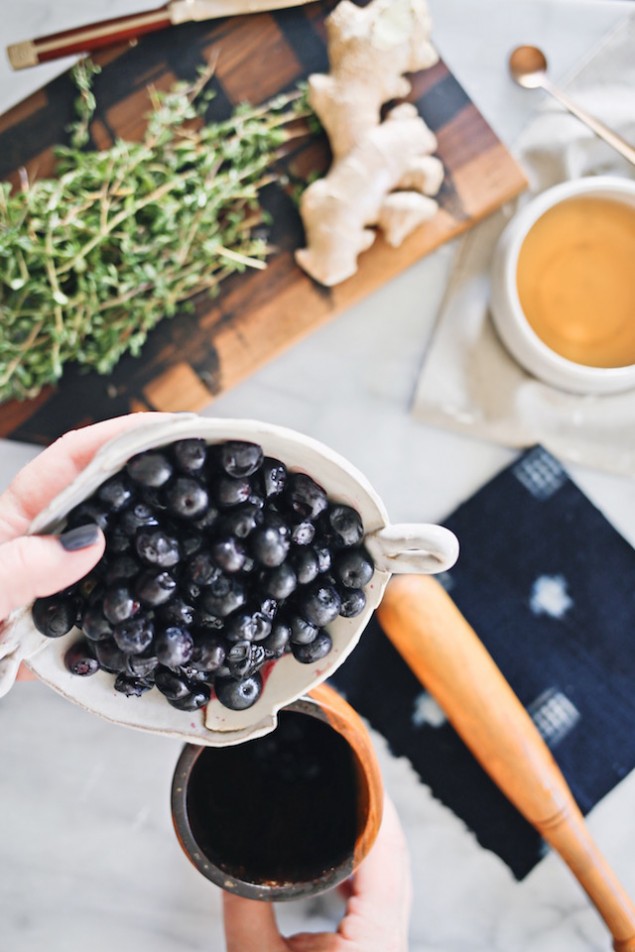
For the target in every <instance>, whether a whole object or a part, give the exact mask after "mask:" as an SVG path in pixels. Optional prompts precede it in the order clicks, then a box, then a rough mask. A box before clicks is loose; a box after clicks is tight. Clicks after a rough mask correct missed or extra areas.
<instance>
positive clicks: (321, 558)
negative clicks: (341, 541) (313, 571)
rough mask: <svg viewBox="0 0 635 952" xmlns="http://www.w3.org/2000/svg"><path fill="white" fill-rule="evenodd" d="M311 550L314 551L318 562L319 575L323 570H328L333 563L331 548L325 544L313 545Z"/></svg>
mask: <svg viewBox="0 0 635 952" xmlns="http://www.w3.org/2000/svg"><path fill="white" fill-rule="evenodd" d="M313 551H314V552H315V557H316V559H317V563H318V571H319V572H320V574H321V575H323V574H324V573H325V572H328V571H329V569H330V568H331V565H332V564H333V559H332V558H331V550H330V549H329V547H328V546H326V545H314V546H313Z"/></svg>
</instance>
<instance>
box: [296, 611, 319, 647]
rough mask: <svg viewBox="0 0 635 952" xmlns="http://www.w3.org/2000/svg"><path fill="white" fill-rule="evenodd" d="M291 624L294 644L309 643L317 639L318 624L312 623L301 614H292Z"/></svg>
mask: <svg viewBox="0 0 635 952" xmlns="http://www.w3.org/2000/svg"><path fill="white" fill-rule="evenodd" d="M290 624H291V643H292V644H294V645H309V644H311V642H312V641H314V640H315V638H316V637H317V634H318V632H319V628H318V626H317V625H313V624H311V622H310V621H306V620H305V619H304V618H301V617H300V616H299V615H292V616H291V619H290Z"/></svg>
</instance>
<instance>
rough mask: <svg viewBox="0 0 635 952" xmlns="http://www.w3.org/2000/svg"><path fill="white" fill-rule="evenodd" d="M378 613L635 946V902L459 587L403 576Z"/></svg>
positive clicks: (625, 944) (619, 937)
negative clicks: (455, 597)
mask: <svg viewBox="0 0 635 952" xmlns="http://www.w3.org/2000/svg"><path fill="white" fill-rule="evenodd" d="M377 617H378V619H379V623H380V624H381V626H382V628H383V630H384V632H385V633H386V635H387V636H388V638H389V639H390V640H391V642H392V643H393V645H394V646H395V648H396V649H397V651H398V652H399V653H400V654H401V655H402V657H403V659H404V661H405V662H406V663H407V664H408V666H409V667H410V669H411V671H412V672H413V674H414V675H415V676H416V677H417V678H418V680H419V681H420V682H421V683H422V684H424V685H425V687H426V688H427V690H429V691H430V693H431V694H432V695H433V696H434V697H435V698H436V700H437V701H438V702H439V704H440V705H441V707H442V708H443V710H444V711H445V713H446V715H447V717H448V719H449V720H450V721H451V723H452V724H453V726H454V728H455V729H456V731H457V732H458V733H459V734H460V735H461V737H462V738H463V740H464V741H465V743H466V744H467V745H468V747H469V748H470V749H471V750H472V753H473V754H474V756H475V757H476V758H477V759H478V760H479V761H480V763H481V764H482V766H483V768H484V769H485V770H486V771H487V772H488V773H489V775H490V776H491V777H492V779H493V780H494V781H495V783H496V784H497V785H498V786H499V787H500V789H501V790H502V791H503V793H504V794H505V795H506V796H507V797H508V799H509V800H511V802H512V803H513V804H514V805H515V806H516V807H517V808H518V810H520V812H521V813H522V814H523V815H524V816H525V817H526V819H527V820H529V822H530V823H532V824H533V825H534V826H535V827H536V829H537V830H538V831H539V832H540V833H541V834H542V836H543V837H544V838H545V840H547V842H548V843H550V844H551V846H552V847H553V849H554V850H555V851H556V852H557V853H559V854H560V856H561V857H562V859H563V860H564V861H565V862H566V863H567V865H568V866H569V867H570V869H571V871H572V872H573V874H574V876H575V877H576V879H577V880H578V882H579V883H580V885H581V886H582V887H583V888H584V889H585V891H586V892H587V894H588V896H589V898H590V899H591V901H592V902H593V903H594V905H595V907H596V909H597V910H598V912H599V913H600V915H601V916H602V918H603V919H604V921H605V923H606V925H607V926H608V928H609V930H610V932H611V934H612V936H613V948H614V949H615V952H635V906H634V905H633V903H632V901H631V900H630V899H629V897H628V895H627V894H626V892H625V890H624V888H623V887H622V885H621V884H620V882H619V881H618V879H617V877H616V875H615V873H614V872H613V870H612V869H611V867H610V866H609V864H608V863H607V861H606V859H605V858H604V856H603V855H602V854H601V852H600V850H599V849H598V847H597V845H596V844H595V842H594V840H593V838H592V837H591V834H590V832H589V830H588V827H587V826H586V824H585V822H584V818H583V816H582V813H581V812H580V810H579V808H578V806H577V805H576V803H575V800H574V799H573V795H572V794H571V791H570V789H569V787H568V785H567V782H566V780H565V779H564V777H563V775H562V773H561V772H560V769H559V767H558V766H557V764H556V762H555V760H554V759H553V757H552V755H551V753H550V752H549V749H548V748H547V745H546V744H545V743H544V741H543V740H542V738H541V736H540V734H539V733H538V730H537V729H536V727H535V726H534V723H533V721H532V720H531V718H530V717H529V715H528V714H527V712H526V711H525V709H524V708H523V706H522V705H521V703H520V701H519V700H518V698H517V697H516V695H515V694H514V692H513V691H512V689H511V687H510V686H509V684H508V683H507V681H506V680H505V678H504V677H503V675H502V674H501V672H500V670H499V669H498V667H497V666H496V664H495V663H494V661H493V659H492V658H491V656H490V655H489V653H488V652H487V650H486V648H485V646H484V645H483V643H482V642H481V641H480V639H479V638H478V636H477V635H476V633H475V632H474V630H473V628H471V627H470V625H469V624H468V622H467V621H466V619H465V618H464V617H463V615H462V614H461V612H460V611H459V610H458V608H457V607H456V605H455V604H454V602H453V601H452V599H451V598H450V596H449V595H448V594H447V593H446V592H445V590H444V589H443V588H442V586H441V585H440V584H439V583H438V582H437V581H436V580H435V579H432V578H430V577H426V576H422V575H421V576H419V575H401V576H395V577H394V578H392V579H391V580H390V582H389V583H388V586H387V588H386V592H385V594H384V598H383V601H382V603H381V605H380V606H379V608H378V610H377Z"/></svg>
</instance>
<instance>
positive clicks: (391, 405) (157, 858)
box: [0, 0, 635, 952]
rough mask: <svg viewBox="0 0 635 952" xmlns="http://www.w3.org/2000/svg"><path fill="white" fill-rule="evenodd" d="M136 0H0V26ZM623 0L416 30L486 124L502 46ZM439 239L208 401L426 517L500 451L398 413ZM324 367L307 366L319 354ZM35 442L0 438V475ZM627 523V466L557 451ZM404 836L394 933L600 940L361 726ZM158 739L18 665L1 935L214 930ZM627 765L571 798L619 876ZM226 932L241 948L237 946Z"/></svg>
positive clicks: (87, 942)
mask: <svg viewBox="0 0 635 952" xmlns="http://www.w3.org/2000/svg"><path fill="white" fill-rule="evenodd" d="M153 5H154V4H153V3H149V2H143V0H137V2H133V0H105V2H101V3H98V2H97V0H81V2H80V0H21V2H20V3H13V4H8V3H6V0H5V3H4V4H3V10H2V20H1V25H0V45H2V46H3V47H4V46H6V45H7V44H8V43H11V42H15V41H17V40H20V39H25V38H27V37H31V36H34V35H37V34H41V33H44V32H51V31H53V30H55V29H61V28H64V27H70V26H75V25H78V24H80V23H81V22H87V21H89V20H94V19H97V18H100V17H105V16H107V15H113V14H115V13H130V12H134V11H136V10H140V9H142V8H144V7H146V8H147V7H151V6H153ZM627 6H630V5H628V4H626V3H624V2H623V0H479V2H476V0H431V8H432V13H433V17H434V22H435V38H436V42H437V44H438V46H439V48H440V50H441V52H442V54H443V55H444V57H445V58H446V60H447V62H448V63H449V64H450V66H451V67H452V69H453V70H454V72H455V73H456V75H457V76H458V78H459V80H460V81H461V82H462V83H463V84H464V86H465V87H466V89H467V90H468V92H469V93H470V95H471V96H472V97H473V98H474V99H475V100H476V102H477V103H478V104H479V106H480V108H481V110H482V111H483V113H484V114H485V116H486V117H487V118H488V119H489V121H490V122H491V123H492V125H493V126H494V128H495V129H496V130H497V132H498V133H499V134H500V135H501V136H502V137H503V138H504V139H505V140H506V141H512V139H513V137H514V136H515V135H516V134H517V132H518V131H519V130H520V129H521V128H522V126H523V124H524V123H525V122H526V121H527V118H528V117H529V116H530V115H531V113H532V110H533V108H534V106H535V103H536V102H537V98H536V97H539V96H540V95H541V94H540V93H536V94H526V93H523V92H521V91H520V90H517V89H515V88H514V87H513V86H512V85H511V83H510V82H509V81H508V80H507V79H506V76H505V60H506V55H507V52H508V50H509V49H510V48H511V47H512V46H513V45H515V44H516V43H519V42H529V43H536V42H538V43H541V44H542V45H543V46H544V48H545V49H546V50H547V52H548V55H549V58H550V60H551V62H552V64H553V73H554V77H555V78H558V77H562V76H565V75H566V74H567V72H568V71H570V70H571V69H572V68H573V66H574V64H575V63H577V62H578V61H579V59H580V57H582V56H583V55H584V54H585V52H586V51H587V50H588V49H590V48H591V47H592V46H593V45H594V43H595V42H596V40H597V39H598V38H599V37H600V36H601V35H602V33H604V32H605V31H607V30H608V29H610V28H611V26H612V25H613V24H615V23H616V22H617V21H618V20H619V18H620V17H621V16H622V15H623V14H624V12H625V8H626V7H627ZM67 65H68V63H63V62H60V63H58V64H56V65H54V66H49V67H41V68H39V69H36V70H31V71H25V72H23V73H22V74H13V73H11V71H10V70H9V68H8V66H7V65H6V64H5V62H4V60H3V59H1V58H0V112H2V111H4V109H6V108H7V107H9V106H10V105H12V104H14V103H15V102H17V101H19V100H20V99H21V98H23V97H24V96H25V95H26V94H27V93H29V92H31V91H33V90H34V89H36V88H37V87H38V86H40V85H41V84H42V83H44V82H46V81H47V80H48V79H49V78H50V77H51V76H52V75H54V74H55V73H56V72H59V71H60V70H61V69H62V68H64V67H66V66H67ZM452 253H453V249H452V248H451V247H449V246H448V247H446V248H444V249H442V250H441V251H439V252H437V253H436V254H434V255H432V256H430V257H429V258H428V259H426V260H425V261H422V262H420V263H418V264H417V265H416V266H414V267H413V268H411V269H410V270H409V271H408V272H407V273H405V274H404V275H402V276H401V277H400V278H399V279H397V280H395V281H394V282H392V283H391V284H390V285H389V286H387V287H385V288H384V289H383V290H381V291H380V292H378V293H377V294H375V295H374V296H373V297H372V299H370V300H368V301H366V302H365V303H363V304H362V305H360V306H358V307H356V308H353V309H351V310H350V311H349V312H348V313H346V314H345V315H343V316H342V317H340V318H339V319H337V321H335V322H333V323H332V324H330V325H329V326H327V327H325V328H323V329H322V330H320V331H319V332H317V333H315V334H314V335H312V336H311V337H310V338H308V339H307V340H305V341H304V342H303V343H301V344H300V345H298V346H295V347H294V348H293V349H292V350H290V351H288V352H287V353H286V354H284V355H283V356H282V357H280V358H278V359H277V360H276V361H274V362H272V363H271V364H269V365H268V366H267V367H265V368H264V369H262V370H261V371H260V372H259V373H258V374H256V375H255V376H253V377H252V378H251V379H250V380H249V381H247V382H246V383H244V384H242V385H241V386H240V387H238V388H236V389H235V390H234V391H232V392H231V393H229V394H227V395H225V396H224V397H222V398H221V399H220V400H219V401H217V402H216V403H215V404H214V406H213V407H212V408H210V410H209V413H210V414H212V413H213V414H220V415H223V416H237V415H240V416H254V415H257V416H260V417H261V418H265V419H267V420H270V421H272V422H278V423H283V424H286V425H289V426H293V427H296V428H297V429H300V430H303V431H305V432H307V433H309V434H311V435H313V436H315V437H317V438H319V439H321V440H323V441H324V442H327V443H329V444H331V445H332V446H333V447H334V448H336V449H338V450H340V451H341V452H343V453H344V454H345V455H347V456H348V457H349V458H350V459H351V461H352V462H354V463H355V464H356V465H357V466H359V467H360V468H361V469H362V470H363V471H365V472H366V474H367V475H368V477H369V478H370V480H371V482H372V483H373V484H374V485H375V487H376V489H377V490H378V491H379V493H380V494H381V496H382V497H383V498H384V500H385V502H386V504H387V507H388V510H389V513H390V515H391V517H392V519H393V520H395V521H396V520H404V521H405V520H422V519H425V520H437V519H442V518H443V516H444V514H445V513H447V512H449V511H450V510H451V509H452V508H454V507H455V506H456V505H457V504H458V503H459V502H460V501H462V500H463V499H465V498H466V497H467V496H468V495H470V494H471V493H472V492H473V491H474V490H475V489H476V488H478V487H479V486H480V485H481V484H482V483H483V482H484V481H485V480H486V479H488V478H489V477H490V476H491V475H492V474H493V473H494V472H496V471H497V470H498V469H499V468H501V467H502V466H503V465H505V464H506V463H507V462H508V461H509V460H510V459H511V458H512V455H513V454H512V452H511V451H509V450H507V449H505V448H503V447H501V446H496V445H493V444H488V443H484V442H481V441H478V440H474V439H467V438H463V437H459V436H457V435H454V434H450V433H446V432H443V431H441V430H434V429H432V428H428V427H425V426H423V425H421V424H418V423H416V422H415V421H414V420H413V419H412V418H411V417H410V415H409V405H410V400H411V396H412V391H413V388H414V385H415V381H416V377H417V373H418V370H419V366H420V363H421V359H422V355H423V353H424V351H425V347H426V341H427V339H428V336H429V333H430V331H431V329H432V326H433V323H434V316H435V313H436V309H437V307H438V304H439V301H440V299H441V296H442V293H443V286H444V281H445V277H446V274H447V268H448V264H449V261H450V260H451V255H452ZM327 368H328V376H329V378H330V382H329V386H328V388H327V386H326V375H327ZM0 412H1V411H0ZM36 452H37V450H36V448H34V447H31V446H26V445H19V444H15V443H9V442H5V441H0V487H2V486H4V485H6V484H7V483H8V481H9V479H10V478H11V475H12V474H13V473H14V472H15V471H16V470H17V469H18V468H19V467H20V466H21V465H22V464H23V463H24V462H25V461H26V460H27V459H29V458H30V457H32V456H33V455H34V454H35V453H36ZM572 472H573V475H574V477H575V478H576V479H577V481H578V482H579V484H580V485H581V486H582V488H583V489H584V490H585V491H586V492H587V494H588V495H589V496H590V497H591V498H592V499H593V500H594V501H595V502H596V504H597V505H599V506H600V508H601V509H603V511H604V512H605V513H606V514H607V516H608V517H609V518H610V519H611V520H612V521H613V522H614V523H615V525H616V526H618V528H620V530H621V531H622V532H623V533H624V534H625V535H626V537H627V538H628V539H629V540H630V541H631V542H633V543H635V483H634V482H633V481H632V480H630V479H619V478H611V477H609V476H606V475H604V474H601V473H599V472H593V471H591V470H584V469H581V468H572ZM375 740H376V743H377V746H378V749H379V753H380V758H381V762H382V766H383V769H384V773H385V778H386V784H387V787H388V789H389V791H390V792H391V794H392V796H393V797H394V799H395V800H396V802H397V806H398V809H399V812H400V814H401V816H402V819H403V822H404V824H405V826H406V829H407V832H408V838H409V842H410V845H411V851H412V855H413V867H414V880H415V896H416V902H415V910H414V914H413V919H412V929H411V950H412V952H459V950H461V952H465V950H474V952H592V950H602V949H609V948H610V939H609V936H608V933H607V932H606V930H605V928H604V926H603V923H602V922H601V921H600V919H599V917H598V916H597V914H596V912H595V910H594V909H593V908H592V907H591V906H590V905H589V903H588V901H587V899H586V897H585V896H584V894H583V893H582V892H581V890H580V889H579V887H578V885H577V883H576V882H575V881H574V880H573V878H572V876H571V875H570V874H569V872H568V871H567V870H566V868H565V867H564V866H563V865H562V863H561V862H560V860H559V859H558V857H555V856H549V857H548V858H547V859H546V860H544V861H543V862H542V863H541V864H540V866H539V867H538V868H536V870H535V871H534V872H533V873H532V874H531V875H530V876H529V877H528V878H527V879H526V880H525V881H524V882H523V883H522V884H517V883H516V882H515V881H514V880H513V879H512V877H511V875H510V874H509V872H508V870H507V868H506V867H505V866H504V865H503V863H502V862H500V861H499V860H498V859H497V858H496V857H495V856H493V855H492V854H488V853H486V852H484V851H483V850H481V849H480V848H479V847H478V846H477V845H476V844H475V841H474V839H473V837H472V836H471V835H470V834H469V833H468V832H467V831H466V830H465V829H464V827H463V826H462V824H461V823H460V822H459V821H458V820H457V819H456V818H455V817H454V816H453V815H452V814H451V813H449V811H447V810H446V809H445V808H444V807H442V806H441V805H440V804H439V803H438V802H436V801H435V800H434V799H433V798H432V797H431V796H430V794H429V791H428V790H427V789H426V788H424V787H422V786H421V785H420V784H419V783H418V782H417V780H416V778H415V776H414V775H413V773H412V771H411V769H410V767H409V765H408V764H407V763H406V762H404V761H400V760H395V759H394V758H393V757H391V755H390V754H389V753H388V752H387V751H386V749H385V747H384V744H383V741H382V739H381V738H380V737H377V736H375ZM177 753H178V745H176V744H175V743H172V742H170V741H166V740H163V739H159V738H153V737H148V736H146V735H143V734H137V733H134V732H132V731H127V730H124V729H123V728H117V727H114V726H111V725H108V724H106V723H104V722H102V721H100V720H99V719H97V718H96V717H93V716H91V715H89V714H85V713H84V712H82V711H80V710H79V709H77V708H75V707H74V706H72V705H70V704H68V703H66V702H64V701H63V700H62V699H60V698H58V697H57V696H56V695H54V694H52V693H51V692H50V691H48V690H47V689H45V688H44V687H43V686H42V685H39V684H37V683H34V684H26V685H20V686H18V687H17V688H16V689H15V690H14V691H12V692H11V693H10V694H9V695H8V697H7V698H6V699H3V701H2V704H1V706H0V763H1V764H2V769H1V770H0V803H1V804H2V807H1V809H0V921H1V922H2V925H1V927H0V936H1V938H0V950H1V952H41V950H43V949H46V950H47V952H79V950H81V949H83V948H85V947H87V948H90V949H91V950H92V952H110V950H112V949H113V948H118V949H120V950H121V952H133V950H134V952H185V950H196V952H199V950H200V952H203V950H211V952H220V950H222V949H223V948H224V943H223V938H222V929H221V923H220V918H219V899H218V894H217V892H216V891H215V889H214V888H213V887H212V886H211V885H210V884H208V883H207V882H206V881H205V880H204V879H202V877H200V876H199V875H198V874H197V873H196V872H195V871H194V870H193V868H191V867H190V866H189V864H188V863H187V861H186V860H185V859H184V857H183V856H182V854H181V852H180V849H179V847H178V844H177V842H176V839H175V837H174V835H173V832H172V829H171V825H170V817H169V809H168V793H169V783H170V778H171V774H172V770H173V767H174V764H175V761H176V758H177ZM634 798H635V775H633V776H631V777H629V778H628V779H627V780H626V781H624V782H623V783H622V784H621V785H620V786H619V787H618V788H616V789H615V790H614V791H613V792H612V793H611V794H610V795H609V796H608V797H606V798H605V799H604V800H603V801H602V803H601V804H600V805H598V807H596V809H595V810H594V811H593V812H592V814H591V816H590V817H589V824H590V827H591V830H592V832H593V833H594V835H595V836H596V838H597V839H598V841H599V842H600V844H601V846H602V848H603V850H604V851H605V853H606V855H607V857H608V858H609V860H610V861H611V863H612V864H613V865H614V867H615V869H616V870H617V872H618V874H619V875H620V876H621V877H622V879H623V881H624V883H625V884H626V886H627V887H628V888H629V889H630V891H631V893H633V894H635V866H634V864H633V862H632V855H633V853H634V852H635V821H634V820H633V800H634ZM337 913H338V907H337V904H336V902H335V901H334V900H332V899H323V900H319V901H315V902H313V903H309V904H287V905H285V906H284V907H281V909H280V918H281V921H282V923H283V925H284V926H285V928H287V929H289V930H291V929H295V928H300V927H302V928H304V927H308V928H320V927H324V925H325V924H326V923H328V922H335V921H336V917H337ZM246 952H247V950H246Z"/></svg>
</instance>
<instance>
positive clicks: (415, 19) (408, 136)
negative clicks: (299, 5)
mask: <svg viewBox="0 0 635 952" xmlns="http://www.w3.org/2000/svg"><path fill="white" fill-rule="evenodd" d="M326 26H327V38H328V48H329V60H330V67H331V69H330V73H329V74H328V75H326V74H314V75H312V76H310V77H309V102H310V104H311V106H312V108H313V109H314V111H315V112H316V114H317V115H318V117H319V119H320V121H321V123H322V125H323V127H324V129H325V130H326V133H327V135H328V137H329V142H330V145H331V150H332V152H333V164H332V166H331V168H330V170H329V172H328V174H327V175H326V176H325V177H324V178H322V179H318V180H317V181H316V182H314V183H313V184H312V185H310V186H309V187H308V188H307V189H306V190H305V192H304V194H303V195H302V199H301V202H300V214H301V216H302V220H303V223H304V228H305V233H306V242H307V247H306V248H302V249H299V250H298V251H297V252H296V260H297V262H298V264H299V265H300V267H301V268H303V269H304V270H305V271H306V272H307V273H308V274H310V275H311V276H312V277H313V278H315V279H316V280H317V281H319V282H320V283H321V284H324V285H327V286H332V285H335V284H339V283H340V282H341V281H344V280H345V279H346V278H348V277H350V276H351V275H353V274H354V273H355V272H356V270H357V257H358V255H359V254H360V253H361V252H362V251H365V250H366V249H367V248H369V247H370V246H371V245H372V243H373V242H374V240H375V237H376V231H375V230H374V228H373V227H372V226H374V225H377V226H379V227H380V228H381V229H382V230H383V231H384V233H385V237H386V240H387V241H388V243H389V244H391V245H394V246H397V245H399V244H401V242H402V241H403V240H404V239H405V238H406V237H407V236H408V235H409V234H410V233H411V232H412V231H413V230H414V229H415V228H417V227H419V225H421V224H422V223H423V222H425V221H427V220H428V219H430V218H431V217H432V216H433V215H434V214H435V213H436V211H437V207H438V206H437V203H436V202H435V201H434V200H433V199H432V198H431V197H430V196H432V195H435V194H436V193H437V192H438V190H439V188H440V186H441V182H442V180H443V166H442V164H441V162H440V161H439V160H438V159H437V158H435V157H434V156H432V155H431V153H432V152H433V151H434V150H435V148H436V144H437V143H436V138H435V136H434V135H433V133H432V132H431V131H430V129H429V128H428V127H427V125H426V124H425V122H424V121H423V119H422V118H421V117H420V116H419V114H418V112H417V109H416V107H415V106H413V105H411V104H408V103H403V104H401V105H398V106H396V107H395V108H393V109H391V110H390V112H389V113H388V114H387V116H386V118H385V119H384V121H383V122H382V120H381V109H382V106H383V105H384V104H385V103H387V102H389V101H391V100H393V99H397V98H403V97H404V96H407V95H408V93H409V92H410V89H411V86H410V83H409V82H408V80H407V79H406V77H405V76H404V75H403V74H404V73H406V72H414V71H416V70H419V69H424V68H427V67H429V66H431V65H433V64H434V63H435V62H436V61H437V59H438V57H437V54H436V51H435V50H434V48H433V47H432V46H431V44H430V42H429V35H430V20H429V17H428V12H427V7H426V3H425V0H373V2H372V3H370V4H369V5H368V6H367V7H357V6H355V4H353V3H351V2H350V0H342V2H341V3H339V4H338V6H337V7H336V8H335V10H334V11H333V13H332V14H331V16H330V17H329V18H328V20H327V23H326Z"/></svg>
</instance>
